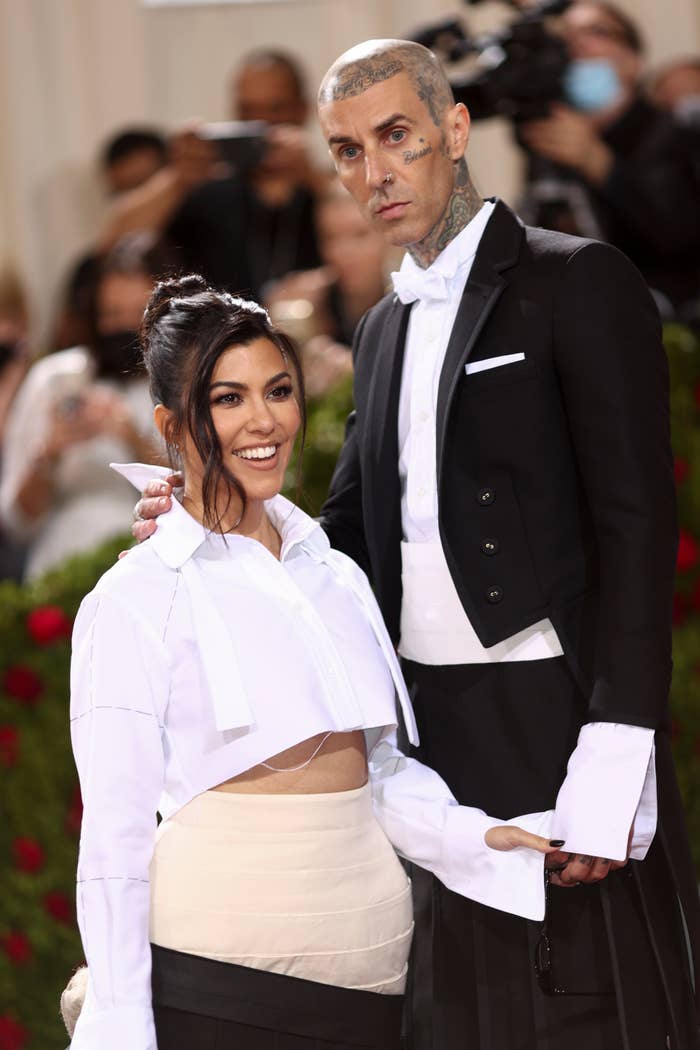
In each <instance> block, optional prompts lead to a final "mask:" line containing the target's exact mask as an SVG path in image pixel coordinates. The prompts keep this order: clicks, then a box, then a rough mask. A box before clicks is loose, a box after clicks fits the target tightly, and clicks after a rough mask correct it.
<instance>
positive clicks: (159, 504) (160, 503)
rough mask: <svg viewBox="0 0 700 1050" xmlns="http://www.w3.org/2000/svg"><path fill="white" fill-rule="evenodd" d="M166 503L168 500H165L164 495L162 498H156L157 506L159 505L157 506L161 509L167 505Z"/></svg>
mask: <svg viewBox="0 0 700 1050" xmlns="http://www.w3.org/2000/svg"><path fill="white" fill-rule="evenodd" d="M167 505H168V500H167V498H165V497H164V498H163V499H159V500H158V506H159V507H160V508H161V509H162V508H164V507H167Z"/></svg>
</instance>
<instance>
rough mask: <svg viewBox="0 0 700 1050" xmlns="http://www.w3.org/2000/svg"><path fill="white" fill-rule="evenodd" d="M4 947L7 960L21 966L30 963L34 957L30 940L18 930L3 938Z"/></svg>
mask: <svg viewBox="0 0 700 1050" xmlns="http://www.w3.org/2000/svg"><path fill="white" fill-rule="evenodd" d="M2 947H3V950H4V952H5V955H6V956H7V958H8V959H9V960H10V961H11V962H13V963H17V965H19V966H21V965H22V963H26V962H29V960H30V959H31V957H32V946H31V944H30V942H29V938H28V937H27V936H26V935H25V934H24V933H20V932H19V931H18V930H15V931H14V932H12V933H7V934H5V936H4V937H3V938H2Z"/></svg>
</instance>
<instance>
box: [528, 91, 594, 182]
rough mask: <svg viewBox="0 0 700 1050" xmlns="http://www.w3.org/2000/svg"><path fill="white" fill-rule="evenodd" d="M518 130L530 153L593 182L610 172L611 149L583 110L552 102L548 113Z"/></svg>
mask: <svg viewBox="0 0 700 1050" xmlns="http://www.w3.org/2000/svg"><path fill="white" fill-rule="evenodd" d="M520 134H521V136H522V140H523V142H524V143H525V145H526V146H527V147H528V148H529V149H531V150H532V151H533V153H539V155H540V156H541V157H546V158H547V160H552V161H554V162H555V164H563V165H564V167H566V168H573V170H574V171H578V172H579V173H580V174H581V175H583V177H584V178H585V179H586V180H587V181H588V182H590V183H592V184H593V185H594V186H600V185H602V184H603V183H604V182H605V180H606V178H607V177H608V175H609V174H610V170H611V168H612V166H613V159H614V158H613V154H612V151H611V150H610V149H609V148H608V147H607V146H606V145H605V143H604V142H603V140H602V139H601V138H600V135H599V134H598V131H597V129H596V127H595V125H594V124H593V122H592V121H591V118H590V117H588V116H586V114H585V113H577V112H576V110H574V109H570V108H569V107H568V106H561V105H559V106H553V107H552V112H551V114H550V116H549V117H546V118H545V119H544V120H531V121H529V122H528V123H527V124H524V125H523V126H522V128H521V130H520Z"/></svg>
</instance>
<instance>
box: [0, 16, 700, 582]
mask: <svg viewBox="0 0 700 1050" xmlns="http://www.w3.org/2000/svg"><path fill="white" fill-rule="evenodd" d="M639 2H640V0H627V2H626V3H621V4H620V6H617V5H613V4H608V3H603V2H593V0H573V2H566V0H539V2H537V0H512V2H511V3H510V4H498V3H495V4H493V3H486V4H478V5H475V6H473V7H471V8H470V9H469V10H466V9H463V10H462V11H461V12H457V13H455V12H454V11H451V12H445V11H444V10H442V9H440V8H439V6H438V7H435V8H434V9H433V12H432V13H434V14H435V16H436V17H435V18H433V19H431V18H430V15H431V10H430V5H425V6H423V7H421V8H420V9H416V14H418V10H420V14H421V21H420V22H419V23H417V26H416V25H414V26H411V25H410V24H407V23H406V22H403V23H402V24H394V25H392V26H391V27H381V29H382V31H384V32H391V33H392V34H393V35H415V37H416V38H417V39H420V40H421V41H423V42H425V43H427V44H428V45H429V46H431V47H433V48H435V49H436V50H437V51H438V53H439V54H440V55H441V57H442V58H443V59H444V61H445V62H446V64H447V66H448V68H449V71H450V74H451V76H452V77H453V79H454V82H455V87H456V95H457V97H458V98H459V99H462V100H464V101H465V102H466V103H467V105H468V106H469V107H470V110H471V111H472V114H473V116H474V118H475V121H476V124H475V126H476V131H475V135H474V140H475V141H474V144H473V145H472V147H471V150H470V154H469V156H470V158H471V159H472V161H473V168H474V169H475V172H476V178H477V183H478V185H479V188H480V189H481V190H482V192H483V193H484V194H485V195H488V194H490V193H494V192H499V191H500V192H501V193H504V192H505V195H506V196H507V198H508V200H509V203H512V204H513V205H515V206H516V208H517V209H518V210H519V212H520V214H521V215H522V216H523V217H524V218H525V219H526V220H527V221H529V222H531V223H533V224H535V225H541V226H547V227H550V228H554V229H559V230H564V231H567V232H572V233H578V234H581V235H583V236H587V237H596V238H601V239H603V240H606V241H609V242H610V243H612V244H614V245H616V246H618V247H619V248H620V249H622V250H623V251H624V252H625V253H626V254H628V255H629V256H630V258H631V259H632V260H633V261H634V262H635V263H636V265H637V266H638V267H639V269H640V270H641V272H642V274H643V275H644V277H645V278H646V280H647V281H648V283H649V286H650V288H651V289H652V291H653V294H654V296H655V297H656V300H657V303H658V305H659V309H660V311H661V314H662V317H663V318H664V319H665V320H667V321H674V320H675V321H681V322H683V323H685V324H688V325H690V326H697V325H698V324H699V323H700V14H698V18H697V33H696V34H695V37H694V38H688V36H687V34H685V35H684V36H683V37H681V36H680V35H679V37H678V39H677V42H676V46H677V49H678V53H677V54H676V55H673V54H669V53H665V54H664V55H663V58H658V60H656V61H653V60H652V56H653V55H654V53H655V52H658V48H655V44H656V43H657V41H656V40H655V38H654V36H652V34H651V32H650V29H649V27H648V26H645V24H644V18H643V17H640V16H639V14H638V12H637V11H636V10H635V7H639ZM675 2H676V4H678V5H682V3H683V0H675ZM11 6H12V0H10V7H11ZM23 6H24V9H25V20H26V13H27V10H28V9H29V8H31V7H33V6H36V5H34V4H28V5H23ZM55 6H56V7H61V6H62V3H59V4H57V5H55ZM65 6H66V7H68V6H69V5H68V4H66V5H65ZM72 6H73V7H75V6H76V4H74V5H72ZM77 6H79V5H77ZM98 6H99V5H98ZM117 6H120V5H117ZM121 6H123V7H124V8H125V10H126V8H132V7H133V6H135V5H134V4H132V3H131V0H129V2H128V3H125V4H124V5H121ZM192 6H193V5H189V6H188V8H187V9H188V12H189V14H188V17H189V18H190V19H191V18H192V17H193V12H192V11H191V7H192ZM194 6H197V5H194ZM233 6H235V5H233ZM252 6H253V7H255V5H252ZM262 6H263V5H259V7H262ZM282 6H285V7H286V8H287V12H286V14H287V17H288V14H289V10H288V9H289V7H290V5H282ZM291 6H294V5H291ZM673 6H674V4H673V3H672V2H671V3H669V5H668V9H667V12H666V16H667V18H668V19H670V20H672V19H673V18H674V11H673ZM6 8H7V3H6ZM487 9H488V10H487ZM44 10H45V13H47V12H48V6H47V5H45V7H44ZM240 10H241V8H240V7H238V11H240ZM680 11H681V7H679V12H680ZM315 12H316V15H317V18H318V19H320V20H323V19H324V18H327V17H328V16H329V11H328V9H327V8H326V7H325V6H324V2H323V0H318V2H317V4H316V6H315ZM74 13H75V12H74ZM409 13H410V12H409V11H407V12H406V13H405V17H406V18H408V15H409ZM677 13H678V12H677ZM132 14H133V12H132ZM194 14H196V12H195V13H194ZM265 14H266V15H267V14H269V7H268V10H267V11H266V12H265ZM306 14H307V17H308V15H309V12H308V11H307V13H306ZM141 15H142V16H145V17H150V18H151V19H156V20H157V19H163V18H165V17H173V11H172V10H171V14H170V16H168V15H166V14H165V12H164V11H163V10H161V11H157V10H155V9H154V10H151V11H150V12H144V11H142V12H141ZM199 15H200V17H204V12H203V10H202V9H200V12H199ZM228 16H229V17H230V19H231V22H230V25H231V29H232V30H234V31H235V28H236V12H235V11H232V10H231V9H230V8H229V10H228ZM12 17H13V16H12V11H8V12H7V13H6V20H7V25H8V28H10V29H11V28H12ZM14 17H15V19H16V20H17V19H18V22H17V28H18V30H24V31H26V29H27V28H28V27H27V26H26V25H20V24H19V23H20V22H21V21H22V19H21V17H20V16H17V15H16V13H15V15H14ZM93 17H95V16H94V13H93ZM175 17H177V16H175ZM246 17H247V18H248V19H249V18H251V17H253V15H252V13H251V11H250V7H248V8H247V16H246ZM261 17H262V15H261ZM681 21H682V20H681ZM394 22H395V19H394ZM192 24H193V23H192ZM679 25H680V23H679ZM377 28H378V29H379V28H380V27H377ZM347 29H348V27H347V26H346V27H345V30H347ZM44 31H45V30H42V32H44ZM64 31H65V27H64ZM151 31H155V32H157V31H158V27H157V26H155V25H154V24H151ZM360 35H361V34H360ZM4 38H5V46H7V45H8V43H9V44H10V46H11V37H8V36H7V34H4ZM278 38H279V33H278V34H277V39H278ZM358 38H359V37H357V35H356V34H353V35H352V36H351V37H350V38H349V39H348V40H347V41H345V44H350V43H352V42H355V40H356V39H358ZM238 43H239V44H240V40H239V41H238ZM668 45H669V41H668V39H667V40H666V42H665V51H666V52H668V50H669V46H668ZM65 46H66V45H65V42H64V43H61V42H60V41H57V43H56V49H57V51H60V50H61V48H63V49H65ZM238 51H239V52H240V51H241V48H240V47H238ZM333 54H334V52H333V51H331V50H329V51H328V53H327V54H326V55H324V56H321V61H320V66H321V67H323V66H325V64H326V63H327V61H330V59H332V57H333ZM34 57H35V58H36V56H34ZM94 57H95V56H94V55H93V56H92V60H94ZM187 61H188V51H187V49H183V51H182V54H181V55H180V56H179V58H178V64H177V66H176V67H175V68H173V69H171V70H170V73H171V75H172V76H173V78H180V76H181V67H182V66H185V65H186V64H187ZM310 65H313V66H314V68H315V67H316V66H318V65H319V56H318V55H317V54H315V53H314V55H313V56H310V55H309V54H308V53H306V54H305V53H304V52H303V51H302V50H301V49H299V50H297V51H293V50H291V49H287V47H280V46H279V45H278V44H275V45H274V46H260V47H256V48H254V49H252V50H249V51H245V50H243V51H242V53H241V54H240V57H239V59H238V61H237V62H236V63H235V65H234V66H233V68H226V67H225V66H223V67H222V68H221V69H220V71H219V74H218V75H219V78H220V85H221V93H222V95H223V96H224V99H225V112H222V110H221V108H219V109H218V110H217V112H216V113H215V114H213V115H214V116H224V117H225V118H226V121H213V122H210V121H207V120H205V119H202V118H197V119H193V118H188V119H186V120H184V119H183V121H182V122H180V123H179V124H177V123H175V124H174V125H172V126H168V127H166V126H164V125H161V124H158V123H157V122H155V121H154V120H152V119H149V118H151V114H150V113H148V112H142V113H139V114H138V120H134V121H133V123H127V124H124V125H122V126H118V127H105V128H104V130H103V133H102V134H101V135H100V136H99V140H98V141H95V142H94V148H93V157H92V158H91V161H92V165H93V174H94V178H95V180H97V181H99V182H100V183H101V188H102V196H103V203H102V207H101V209H98V210H95V209H94V208H92V207H90V206H89V205H88V204H86V207H85V213H86V214H89V215H91V216H92V218H91V221H90V224H89V228H87V229H85V232H84V234H82V242H81V243H78V241H77V239H76V231H75V229H74V230H73V236H72V238H70V239H72V240H73V241H74V242H75V243H74V250H73V251H72V253H70V254H68V255H66V253H65V252H63V251H57V249H56V246H55V244H52V243H49V242H50V240H51V237H52V233H54V235H55V230H54V231H52V229H51V226H52V223H51V222H48V223H47V227H46V228H45V229H43V228H42V227H41V222H40V214H41V209H40V208H38V209H37V212H36V216H35V217H36V228H35V229H33V230H32V234H31V238H30V239H29V240H30V241H31V250H30V249H27V250H25V251H21V250H16V249H17V248H22V247H24V248H27V243H28V241H27V236H26V232H25V236H24V238H23V237H22V236H21V229H20V236H19V240H18V244H15V245H13V243H12V240H11V239H10V240H9V241H8V242H7V243H5V244H3V245H2V246H1V247H2V253H1V254H0V442H1V444H0V457H1V458H0V530H1V531H0V574H2V576H3V577H5V578H8V577H9V578H14V579H33V578H36V577H37V576H39V575H41V574H42V573H43V572H45V571H46V570H47V569H49V568H51V567H54V566H56V565H57V564H60V562H61V561H62V560H63V559H65V557H66V556H67V555H69V554H73V553H75V552H77V551H79V550H88V549H90V548H92V547H94V546H95V544H97V543H98V542H100V541H101V540H104V539H105V538H107V537H109V536H111V535H113V534H115V533H118V532H122V531H123V530H124V528H125V526H126V525H127V523H128V521H129V518H130V513H131V505H132V502H133V498H132V494H131V492H130V491H129V488H128V486H127V485H126V483H125V482H123V480H122V479H121V478H119V477H117V476H116V475H113V474H112V473H111V472H110V471H109V470H108V468H107V466H106V464H107V463H108V462H109V461H111V460H124V459H127V460H134V459H157V458H158V457H159V456H160V454H161V451H160V449H159V448H158V447H157V444H156V443H155V440H154V436H153V430H152V426H151V422H150V408H149V400H148V392H147V388H146V384H145V380H144V378H143V375H142V373H141V371H140V368H139V363H138V354H137V352H136V342H135V332H136V329H137V328H138V324H139V319H140V316H141V313H142V311H143V307H144V304H145V302H146V300H147V298H148V295H149V292H150V289H151V288H152V286H153V283H154V282H155V281H156V280H157V279H158V278H159V277H160V276H162V275H164V274H169V273H173V272H185V271H192V270H194V271H198V272H200V273H202V274H203V275H204V276H205V277H206V278H207V279H208V280H210V281H211V283H212V284H213V285H215V286H216V287H219V288H225V289H228V290H229V291H231V292H235V293H241V294H244V295H246V296H249V297H252V298H255V299H258V300H260V301H262V302H264V303H265V304H266V305H267V306H268V308H269V309H270V311H271V313H272V315H273V317H274V318H275V319H276V320H277V321H278V322H279V323H281V324H282V325H284V326H286V327H287V328H288V330H289V331H290V333H291V334H293V335H294V336H295V337H296V338H297V339H298V340H299V342H300V343H301V345H302V349H303V355H304V364H305V371H306V376H307V381H308V389H309V393H310V395H311V397H312V400H315V399H320V400H323V399H324V397H326V396H327V395H328V394H329V393H331V392H332V391H334V390H336V389H337V388H338V386H339V385H341V386H342V385H343V384H344V389H348V388H349V376H350V373H351V369H352V365H351V355H350V350H349V347H350V345H351V342H352V334H353V329H354V327H355V325H356V323H357V321H358V320H359V318H360V317H361V316H362V314H363V313H364V311H365V310H367V309H368V308H369V307H370V306H372V305H373V303H375V302H376V301H377V300H378V299H379V298H380V297H381V296H382V295H383V294H384V292H385V291H386V289H387V287H388V283H389V274H390V272H391V270H392V269H393V268H395V267H396V266H397V265H398V262H399V259H400V257H399V258H397V256H396V253H395V252H391V251H389V250H388V249H387V248H386V247H385V246H384V244H383V243H382V241H381V239H380V237H379V235H378V233H376V232H375V231H373V230H372V229H370V228H369V227H368V226H367V225H366V223H365V221H364V220H363V219H362V217H361V216H360V215H359V213H358V212H357V210H356V208H355V205H354V203H353V202H352V201H351V199H350V198H349V197H348V196H347V195H346V193H345V191H344V190H343V189H342V187H340V185H339V184H338V183H337V182H336V180H335V178H334V176H333V174H332V172H331V170H330V167H329V164H328V160H327V156H326V155H325V153H324V151H323V149H322V148H321V145H320V143H319V141H318V133H317V131H316V129H315V123H314V112H313V110H314V107H313V100H314V86H315V85H314V80H315V77H312V76H311V75H310V70H309V66H310ZM25 72H26V73H27V74H31V73H36V74H38V73H39V72H42V73H43V75H44V77H45V78H48V77H50V76H51V72H52V70H51V65H50V63H48V64H47V66H45V67H44V68H43V70H41V71H40V70H39V69H36V70H35V69H33V68H29V66H28V67H27V69H26V70H25ZM120 76H121V81H120V82H119V83H115V84H114V85H113V88H114V90H115V91H116V92H118V91H120V90H121V88H122V85H123V86H124V89H125V90H127V91H128V87H127V83H126V82H127V81H128V77H129V70H128V69H127V68H124V69H122V70H121V74H120ZM169 86H170V85H164V86H163V89H164V90H167V88H168V87H169ZM83 104H85V100H83ZM494 126H495V127H496V129H497V135H500V136H501V142H500V152H499V144H497V146H496V148H494V145H493V141H491V143H489V141H488V139H487V138H485V137H482V138H481V140H480V138H479V133H480V130H481V129H482V128H483V129H486V128H489V127H494ZM59 131H60V129H58V128H57V129H56V133H58V132H59ZM23 133H24V134H26V135H29V134H31V127H30V126H27V127H25V128H24V129H23ZM482 145H483V146H484V149H483V150H482V149H481V146H482ZM503 165H507V166H508V167H509V168H511V169H512V170H511V171H509V172H508V174H507V175H506V176H505V178H504V174H503V171H502V170H501V169H502V167H503ZM11 181H12V180H11V179H6V182H8V183H11ZM34 191H35V192H38V191H37V190H36V187H34ZM76 192H77V191H76V189H75V187H73V189H72V190H70V191H66V207H67V209H68V210H70V208H71V206H72V205H71V201H72V200H73V198H74V196H75V193H76ZM85 196H86V200H87V199H89V197H90V194H89V193H87V192H86V194H85ZM20 210H21V203H20ZM54 225H55V224H54ZM5 226H6V227H8V229H9V228H10V227H11V226H12V222H11V220H7V219H6V220H5ZM74 226H75V224H74ZM42 237H44V238H45V239H46V242H47V243H46V245H45V252H46V255H47V256H48V257H51V258H53V259H55V260H57V263H56V265H55V266H54V271H55V272H53V273H48V272H47V271H46V270H44V272H43V273H42V274H41V275H37V274H36V273H32V272H27V268H26V265H25V261H26V259H27V258H31V255H32V251H33V250H35V246H36V243H37V241H38V242H39V243H40V242H41V238H42ZM13 249H14V250H13ZM58 261H60V265H58ZM312 509H315V508H312Z"/></svg>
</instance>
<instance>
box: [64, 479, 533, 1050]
mask: <svg viewBox="0 0 700 1050" xmlns="http://www.w3.org/2000/svg"><path fill="white" fill-rule="evenodd" d="M119 470H120V472H121V473H123V474H125V475H126V476H127V477H129V479H130V480H131V481H133V482H134V484H135V485H136V486H137V487H138V488H141V487H142V484H143V482H144V481H145V480H148V479H150V478H153V477H154V475H156V474H158V470H157V468H154V467H145V466H141V465H137V464H131V465H129V466H127V467H120V468H119ZM267 510H268V513H269V515H270V517H271V519H272V521H273V523H274V524H275V527H276V528H277V529H278V531H279V533H280V535H281V536H282V552H281V557H280V560H279V561H278V560H277V559H276V558H274V557H273V556H272V555H271V554H270V553H269V552H268V551H267V550H266V549H265V548H264V547H263V546H262V545H261V544H260V543H258V542H257V541H255V540H251V539H247V538H245V537H242V536H236V535H228V536H226V537H222V536H220V535H218V534H212V533H210V532H207V530H205V529H204V528H203V527H202V526H201V525H200V524H198V523H197V522H196V521H195V520H194V519H193V518H192V517H190V515H189V514H187V512H186V511H185V510H184V509H183V508H182V507H181V506H180V505H179V504H177V503H175V504H174V506H173V509H172V510H171V512H170V513H168V514H165V515H162V516H161V517H160V518H159V519H158V531H157V532H156V534H155V535H154V536H153V538H152V539H151V540H150V541H149V542H148V543H144V544H142V545H141V546H139V547H138V548H136V549H134V550H132V551H131V552H130V553H129V555H128V557H126V558H124V559H122V561H120V562H119V563H118V564H117V565H115V566H113V568H111V569H110V570H109V572H107V573H106V574H105V575H104V576H103V577H102V579H101V580H100V581H99V583H98V584H97V586H96V587H95V589H94V590H93V591H92V592H91V593H90V594H89V595H88V596H87V597H86V598H85V599H84V601H83V603H82V605H81V607H80V611H79V613H78V616H77V619H76V623H75V630H74V635H73V662H72V668H71V735H72V742H73V751H74V755H75V761H76V765H77V767H78V773H79V776H80V783H81V787H82V794H83V803H84V814H83V825H82V833H81V840H80V858H79V863H78V876H77V883H78V885H77V907H78V922H79V926H80V931H81V935H82V938H83V946H84V949H85V954H86V957H87V960H88V963H89V967H90V981H89V986H88V994H87V999H86V1002H85V1006H84V1008H83V1012H82V1014H81V1016H80V1020H79V1022H78V1025H77V1028H76V1031H75V1034H74V1036H73V1041H72V1044H71V1046H72V1050H124V1048H125V1047H128V1048H129V1050H156V1038H155V1031H154V1026H153V1014H152V1008H151V995H150V947H149V936H148V926H149V865H150V861H151V856H152V852H153V846H154V837H155V831H156V811H159V812H160V814H161V816H162V817H163V818H167V817H169V816H171V815H172V814H173V813H175V812H176V811H177V810H178V809H179V808H180V807H182V806H184V805H185V804H186V803H187V802H189V801H190V800H191V799H192V798H193V797H194V796H195V795H197V794H199V793H200V792H202V791H206V790H208V789H209V788H212V787H214V786H215V785H217V784H220V783H222V782H223V781H225V780H227V779H229V778H231V777H233V776H235V775H236V774H238V773H241V772H242V771H243V770H245V769H249V768H251V767H252V766H254V765H257V764H258V763H259V762H261V761H263V760H265V759H267V758H269V757H270V756H272V755H275V754H278V753H279V752H281V751H283V750H285V749H286V748H288V747H290V746H292V745H293V744H296V743H298V742H300V741H302V740H305V739H307V738H309V737H311V736H313V735H314V734H316V733H320V732H323V731H327V730H334V731H337V732H343V731H348V730H355V729H364V730H365V736H366V741H367V753H368V756H369V767H370V780H371V784H372V792H373V798H374V805H375V813H376V817H377V819H378V821H379V823H380V824H381V825H382V827H383V828H384V830H385V832H386V834H387V836H388V837H389V839H390V840H391V842H392V843H393V844H394V846H395V848H396V849H397V850H398V852H399V853H400V854H402V855H403V856H405V857H407V858H408V859H410V860H412V861H414V862H415V863H417V864H420V865H422V866H423V867H426V868H428V869H429V870H431V871H433V872H434V873H435V874H436V875H437V876H438V877H439V878H440V879H441V880H442V881H443V882H444V883H445V885H447V886H448V887H450V888H451V889H453V890H455V891H456V892H458V893H462V894H464V895H465V896H468V897H471V898H473V899H475V900H478V901H480V902H482V903H484V904H488V905H491V906H492V907H496V908H501V909H504V910H507V911H511V912H514V913H516V914H520V915H524V916H526V917H527V918H541V917H542V914H543V911H544V902H543V887H542V883H543V880H542V858H541V857H540V856H538V855H537V854H536V853H534V852H532V851H529V850H522V849H517V850H514V851H512V852H510V853H498V852H495V851H493V850H490V849H489V848H488V847H487V846H486V845H485V843H484V833H485V832H486V830H487V829H488V828H490V827H492V826H494V825H495V824H500V823H505V822H504V821H496V820H493V819H491V818H490V817H487V816H486V815H485V814H484V813H482V812H481V811H479V810H475V809H470V808H467V807H465V806H459V805H458V804H457V802H456V801H455V799H454V797H453V795H452V794H451V792H450V791H449V789H448V787H447V785H446V784H445V783H444V781H443V780H442V779H441V778H440V777H439V776H438V775H437V774H436V773H435V772H433V771H432V770H430V769H428V768H427V767H426V766H424V765H422V764H421V763H419V762H417V761H416V760H415V759H410V758H406V757H405V756H404V755H403V754H402V753H401V752H400V751H399V750H398V749H397V747H396V725H397V722H398V719H399V715H398V714H397V702H396V701H397V697H398V707H400V710H401V717H402V718H403V721H404V724H405V728H406V731H407V735H408V738H409V739H410V741H411V743H416V742H417V732H416V726H415V721H414V718H413V713H412V710H411V705H410V701H409V698H408V696H407V693H406V687H405V685H404V682H403V679H402V677H401V671H400V668H399V664H398V661H397V658H396V655H395V652H394V649H393V646H392V644H391V640H390V638H389V636H388V634H387V631H386V628H385V627H384V623H383V621H382V618H381V614H380V612H379V608H378V606H377V604H376V602H375V599H374V596H373V594H372V591H371V588H370V586H369V583H368V581H367V579H366V577H365V576H364V574H363V572H362V571H361V570H360V569H359V568H358V567H357V566H356V565H355V563H354V562H352V561H351V560H350V559H349V558H347V557H346V556H345V555H343V554H340V553H339V552H337V551H334V550H332V549H331V548H330V546H329V543H328V540H327V538H326V536H325V534H324V532H323V531H322V529H321V528H320V527H319V526H318V525H317V524H316V523H315V522H314V521H313V520H312V519H310V518H309V517H307V515H305V514H304V513H303V512H302V511H300V510H299V509H298V508H297V507H295V506H294V505H293V504H292V503H290V502H289V501H288V500H286V499H284V498H283V497H281V496H278V497H276V498H275V499H273V500H271V501H270V502H269V503H268V504H267ZM549 816H550V815H549V814H532V815H531V816H530V817H528V818H522V817H521V818H517V820H514V821H512V823H519V824H521V825H524V826H527V827H529V828H530V829H531V830H534V831H538V832H540V833H543V834H546V832H547V826H548V821H549Z"/></svg>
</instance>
